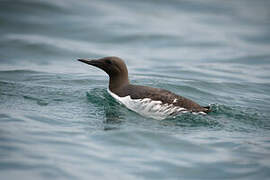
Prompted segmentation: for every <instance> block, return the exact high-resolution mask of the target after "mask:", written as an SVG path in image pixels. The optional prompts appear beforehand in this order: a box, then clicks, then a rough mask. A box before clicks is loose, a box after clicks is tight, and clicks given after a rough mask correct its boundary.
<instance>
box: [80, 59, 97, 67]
mask: <svg viewBox="0 0 270 180" xmlns="http://www.w3.org/2000/svg"><path fill="white" fill-rule="evenodd" d="M78 61H81V62H83V63H86V64H89V65H92V66H97V67H98V65H99V64H100V62H99V61H98V60H96V59H78Z"/></svg>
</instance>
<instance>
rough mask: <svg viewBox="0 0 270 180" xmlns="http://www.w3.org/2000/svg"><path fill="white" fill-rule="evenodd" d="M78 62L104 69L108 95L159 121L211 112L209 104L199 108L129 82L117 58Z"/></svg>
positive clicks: (173, 96) (168, 94) (170, 94)
mask: <svg viewBox="0 0 270 180" xmlns="http://www.w3.org/2000/svg"><path fill="white" fill-rule="evenodd" d="M78 61H81V62H84V63H86V64H89V65H92V66H95V67H98V68H100V69H102V70H103V71H105V72H106V73H107V74H108V75H109V77H110V80H109V88H108V92H109V94H110V95H111V96H112V97H113V98H114V99H116V100H117V101H119V102H120V103H122V104H124V105H125V106H126V107H127V108H129V109H130V110H132V111H135V112H137V113H139V114H141V115H143V116H146V117H151V118H154V119H160V120H161V119H164V118H166V117H168V116H173V115H176V114H179V113H187V112H192V113H195V114H206V113H208V112H210V111H211V110H210V107H202V106H200V105H199V104H197V103H195V102H193V101H192V100H189V99H187V98H185V97H182V96H179V95H177V94H174V93H172V92H170V91H168V90H165V89H160V88H152V87H147V86H140V85H133V84H130V83H129V79H128V70H127V66H126V64H125V62H124V61H123V60H122V59H120V58H118V57H114V56H111V57H104V58H101V59H93V60H89V59H78Z"/></svg>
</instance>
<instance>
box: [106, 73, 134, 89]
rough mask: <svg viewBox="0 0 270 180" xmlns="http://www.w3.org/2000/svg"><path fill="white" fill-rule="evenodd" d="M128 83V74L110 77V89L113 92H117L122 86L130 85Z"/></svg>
mask: <svg viewBox="0 0 270 180" xmlns="http://www.w3.org/2000/svg"><path fill="white" fill-rule="evenodd" d="M128 84H129V80H128V76H114V77H110V82H109V89H110V91H112V92H116V91H117V90H119V89H120V88H121V87H123V86H125V85H128Z"/></svg>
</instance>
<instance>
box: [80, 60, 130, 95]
mask: <svg viewBox="0 0 270 180" xmlns="http://www.w3.org/2000/svg"><path fill="white" fill-rule="evenodd" d="M78 61H81V62H84V63H86V64H89V65H92V66H96V67H98V68H100V69H102V70H103V71H105V72H106V73H107V74H108V75H109V76H110V84H109V89H110V90H111V91H113V90H115V89H117V88H120V87H122V86H123V85H126V84H128V83H129V80H128V70H127V66H126V64H125V62H124V61H123V60H122V59H120V58H118V57H114V56H111V57H104V58H101V59H92V60H89V59H78Z"/></svg>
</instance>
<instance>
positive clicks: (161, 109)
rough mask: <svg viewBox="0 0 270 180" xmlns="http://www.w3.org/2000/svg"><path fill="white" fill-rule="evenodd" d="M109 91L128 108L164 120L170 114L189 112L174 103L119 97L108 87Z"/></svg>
mask: <svg viewBox="0 0 270 180" xmlns="http://www.w3.org/2000/svg"><path fill="white" fill-rule="evenodd" d="M108 93H109V94H110V95H111V96H112V97H113V98H114V99H116V100H117V101H118V102H120V103H121V104H123V105H125V106H126V107H127V108H128V109H130V110H132V111H135V112H137V113H138V114H141V115H143V116H146V117H151V118H154V119H158V120H162V119H165V118H166V117H168V116H170V115H175V114H178V113H187V112H188V111H187V110H186V109H185V108H182V107H179V106H174V105H173V104H170V105H169V104H163V103H162V102H161V101H154V100H151V99H150V98H144V99H131V97H130V96H125V97H119V96H117V95H116V94H114V93H113V92H111V91H110V90H109V89H108Z"/></svg>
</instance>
